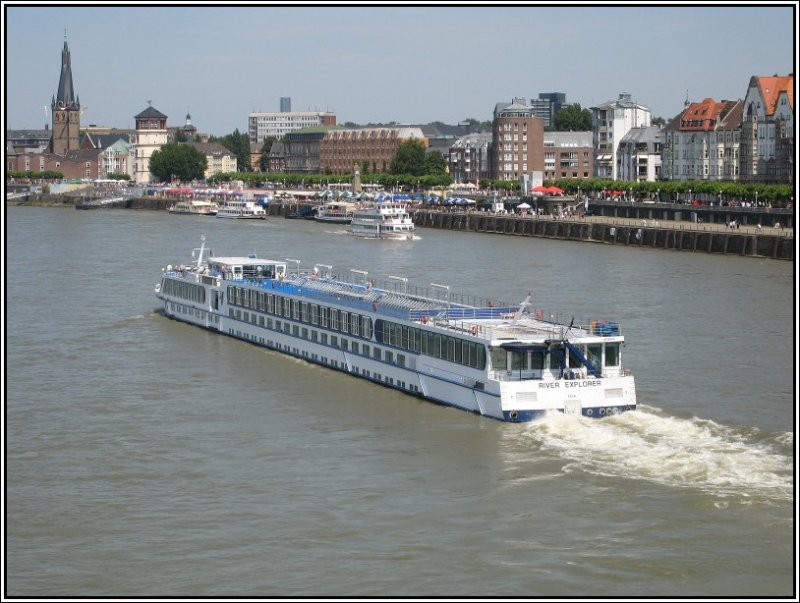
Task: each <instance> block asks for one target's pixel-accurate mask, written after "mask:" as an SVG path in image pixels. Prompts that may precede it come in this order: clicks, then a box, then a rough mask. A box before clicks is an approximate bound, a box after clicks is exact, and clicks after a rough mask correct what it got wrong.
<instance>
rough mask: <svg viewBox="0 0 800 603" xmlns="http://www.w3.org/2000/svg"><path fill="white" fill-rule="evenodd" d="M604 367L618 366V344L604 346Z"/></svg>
mask: <svg viewBox="0 0 800 603" xmlns="http://www.w3.org/2000/svg"><path fill="white" fill-rule="evenodd" d="M606 366H619V344H618V343H607V344H606Z"/></svg>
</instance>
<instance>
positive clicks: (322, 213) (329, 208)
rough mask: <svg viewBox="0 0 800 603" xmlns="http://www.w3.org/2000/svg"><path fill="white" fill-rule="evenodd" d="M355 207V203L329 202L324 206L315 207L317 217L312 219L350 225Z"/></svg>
mask: <svg viewBox="0 0 800 603" xmlns="http://www.w3.org/2000/svg"><path fill="white" fill-rule="evenodd" d="M355 207H356V206H355V203H348V202H346V201H329V202H328V203H326V204H325V205H320V206H319V207H317V215H316V217H315V218H314V219H315V220H318V221H319V222H330V223H332V224H350V222H351V221H352V219H353V210H354V209H355Z"/></svg>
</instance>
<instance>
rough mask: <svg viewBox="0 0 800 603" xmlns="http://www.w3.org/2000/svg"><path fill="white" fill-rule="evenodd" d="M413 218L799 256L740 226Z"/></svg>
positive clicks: (556, 235)
mask: <svg viewBox="0 0 800 603" xmlns="http://www.w3.org/2000/svg"><path fill="white" fill-rule="evenodd" d="M414 223H415V224H416V226H417V227H420V228H440V229H446V230H461V231H466V232H481V233H490V234H505V235H516V236H528V237H540V238H546V239H558V240H564V241H586V242H592V243H605V244H608V245H625V246H627V247H648V248H652V249H671V250H675V251H691V252H703V253H718V254H723V255H740V256H750V257H761V258H774V259H781V260H794V256H795V250H794V247H795V246H794V237H789V236H786V235H783V234H774V233H764V234H760V233H759V234H754V233H742V232H740V231H736V230H728V229H724V230H718V231H716V230H703V229H698V228H692V229H683V228H680V227H679V225H678V224H670V223H667V224H666V225H665V224H663V223H660V224H659V225H658V226H654V225H650V226H637V225H614V224H610V223H608V222H599V221H586V220H581V219H569V220H552V219H550V218H538V219H534V218H525V217H519V216H503V215H491V214H482V213H475V212H473V213H460V212H459V213H449V212H437V211H418V212H416V213H415V216H414Z"/></svg>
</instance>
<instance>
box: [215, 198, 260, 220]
mask: <svg viewBox="0 0 800 603" xmlns="http://www.w3.org/2000/svg"><path fill="white" fill-rule="evenodd" d="M217 217H218V218H239V219H253V218H256V219H262V220H263V219H264V218H266V217H267V210H265V209H264V208H263V207H262V206H261V205H259V204H258V203H256V202H255V201H253V200H251V199H228V200H227V201H225V202H223V204H222V205H221V206H220V208H219V210H217Z"/></svg>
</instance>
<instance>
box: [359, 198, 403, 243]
mask: <svg viewBox="0 0 800 603" xmlns="http://www.w3.org/2000/svg"><path fill="white" fill-rule="evenodd" d="M350 234H353V235H355V236H359V237H368V238H372V239H396V240H408V239H413V238H414V220H412V219H411V216H410V215H409V214H408V212H407V211H406V208H405V206H404V205H403V204H402V203H400V202H398V201H382V202H377V203H375V204H373V205H370V206H367V207H363V208H361V209H357V210H355V211H354V212H353V220H352V222H350Z"/></svg>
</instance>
